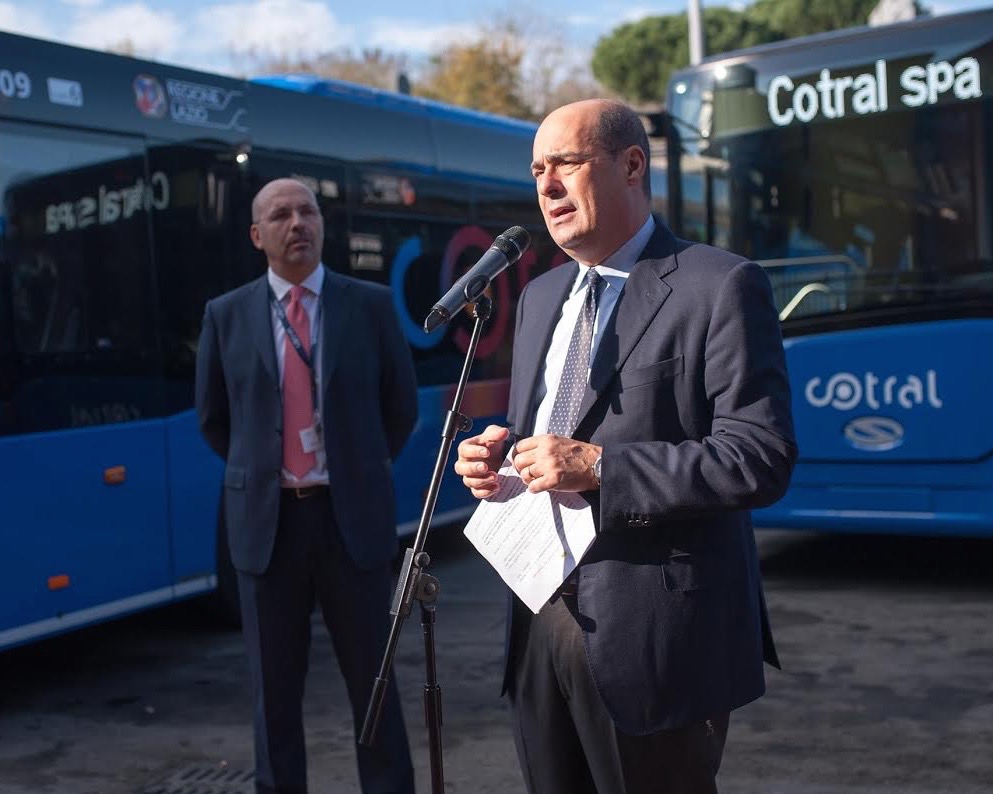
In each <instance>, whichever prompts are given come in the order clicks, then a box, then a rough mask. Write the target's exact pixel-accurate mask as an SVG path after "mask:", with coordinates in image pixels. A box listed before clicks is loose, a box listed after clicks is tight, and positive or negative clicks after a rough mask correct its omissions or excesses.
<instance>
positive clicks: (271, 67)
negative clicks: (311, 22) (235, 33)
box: [248, 48, 409, 91]
mask: <svg viewBox="0 0 993 794" xmlns="http://www.w3.org/2000/svg"><path fill="white" fill-rule="evenodd" d="M248 59H249V61H250V62H251V64H252V66H251V68H250V69H249V71H251V72H253V73H255V74H260V73H269V74H290V73H297V74H300V73H304V74H314V75H317V76H319V77H329V78H331V79H333V80H347V81H348V82H350V83H359V84H361V85H368V86H372V87H373V88H382V89H385V90H389V91H395V90H396V88H397V78H398V76H399V75H400V74H401V73H406V71H407V69H408V66H409V64H408V58H407V56H406V55H403V54H400V53H391V52H386V51H384V50H380V49H378V48H376V49H365V50H362V51H361V52H360V53H358V54H357V55H356V54H353V53H352V52H350V51H349V50H338V51H335V52H326V53H322V54H320V55H315V56H313V57H311V58H291V57H287V56H283V57H259V56H258V55H255V54H249V56H248Z"/></svg>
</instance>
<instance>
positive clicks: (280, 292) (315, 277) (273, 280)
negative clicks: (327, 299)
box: [266, 262, 324, 302]
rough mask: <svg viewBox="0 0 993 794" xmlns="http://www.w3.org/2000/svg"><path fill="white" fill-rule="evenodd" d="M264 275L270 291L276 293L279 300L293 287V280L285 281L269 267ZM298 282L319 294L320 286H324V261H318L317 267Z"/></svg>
mask: <svg viewBox="0 0 993 794" xmlns="http://www.w3.org/2000/svg"><path fill="white" fill-rule="evenodd" d="M266 275H267V276H268V278H269V286H270V287H272V291H273V292H274V293H275V294H276V300H278V301H280V302H281V301H282V300H283V298H285V297H286V293H287V292H289V291H290V289H291V288H292V287H293V282H292V281H287V280H286V279H285V278H283V277H282V276H280V275H277V273H276V271H275V270H273V269H272V268H271V267H270V268H269V270H268V272H267V273H266ZM300 284H301V286H304V287H306V288H307V289H309V290H310V291H311V292H313V293H314V294H315V295H318V296H319V295H320V294H321V287H322V286H324V263H323V262H321V263H318V265H317V267H316V268H314V272H313V273H311V274H310V275H309V276H307V278H305V279H304V280H303V281H301V282H300Z"/></svg>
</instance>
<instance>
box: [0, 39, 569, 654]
mask: <svg viewBox="0 0 993 794" xmlns="http://www.w3.org/2000/svg"><path fill="white" fill-rule="evenodd" d="M533 133H534V126H533V125H531V124H527V123H523V122H518V121H512V120H508V119H502V118H498V117H495V116H491V115H488V114H483V113H476V112H471V111H466V110H460V109H455V108H452V107H449V106H445V105H442V104H439V103H432V102H427V101H423V100H419V99H415V98H412V97H408V96H402V95H397V94H391V93H389V92H381V91H376V90H372V89H365V88H360V87H357V86H349V85H345V84H340V83H332V82H328V81H322V80H317V79H314V78H308V77H295V78H294V77H287V78H278V79H271V80H256V81H243V80H233V79H227V78H224V77H219V76H216V75H210V74H203V73H198V72H193V71H189V70H186V69H181V68H176V67H172V66H165V65H162V64H158V63H153V62H148V61H141V60H135V59H131V58H125V57H120V56H116V55H110V54H106V53H99V52H92V51H87V50H83V49H78V48H73V47H66V46H61V45H57V44H53V43H49V42H43V41H39V40H35V39H31V38H26V37H22V36H15V35H9V34H5V33H0V199H2V205H0V504H2V505H3V510H2V513H0V549H2V552H0V649H4V648H9V647H12V646H15V645H18V644H22V643H26V642H30V641H32V640H36V639H38V638H42V637H47V636H50V635H53V634H56V633H58V632H62V631H66V630H68V629H72V628H74V627H78V626H83V625H87V624H90V623H94V622H96V621H100V620H105V619H109V618H112V617H115V616H120V615H124V614H127V613H130V612H134V611H137V610H141V609H144V608H148V607H152V606H155V605H159V604H164V603H167V602H171V601H174V600H176V599H181V598H186V597H190V596H194V595H199V594H205V593H210V592H212V591H217V592H218V594H219V600H220V602H221V603H222V604H223V605H225V606H226V607H227V608H229V610H230V611H231V612H232V613H235V614H236V602H235V592H236V591H235V584H234V577H233V574H232V570H231V567H230V560H229V559H228V555H227V550H226V546H225V541H224V536H225V533H224V531H223V527H222V526H221V525H220V518H219V510H218V506H219V498H220V483H221V471H222V463H221V461H220V460H219V459H217V458H216V457H215V456H214V455H213V454H212V453H211V452H210V451H209V450H208V448H207V447H206V445H205V444H204V443H203V441H202V440H201V438H200V435H199V432H198V429H197V420H196V417H195V416H194V412H193V396H192V395H193V373H194V361H195V355H196V345H197V340H198V336H199V331H200V323H201V319H202V315H203V305H204V303H205V301H206V300H207V299H208V298H210V297H212V296H214V295H217V294H219V293H221V292H223V291H225V290H228V289H230V288H232V287H234V286H237V285H238V284H242V283H244V282H246V281H248V280H250V279H252V278H255V277H256V276H258V275H260V274H261V273H262V272H264V268H265V262H264V260H263V259H262V257H261V256H260V254H259V253H258V252H257V251H255V249H254V248H253V247H252V246H251V244H250V240H249V237H248V227H249V224H250V219H251V215H250V204H251V199H252V197H253V195H254V194H255V192H256V191H257V190H258V189H259V187H261V185H262V184H264V183H265V182H267V181H268V180H270V179H272V178H275V177H278V176H295V177H297V178H299V179H301V180H303V181H305V182H306V183H307V184H308V185H310V186H311V187H313V189H314V192H315V194H316V195H317V197H318V201H319V203H320V206H321V210H322V212H323V214H324V217H325V219H326V229H325V250H324V254H323V258H324V262H325V263H326V264H327V266H329V267H331V268H334V269H337V270H340V271H342V272H346V273H350V274H353V275H357V276H359V277H362V278H367V279H371V280H373V281H378V282H381V283H383V284H387V285H389V286H390V287H391V288H392V291H393V296H394V299H395V304H396V309H397V311H398V313H399V316H400V317H401V319H402V323H403V326H404V330H405V331H406V334H407V337H408V339H409V341H410V344H411V347H412V349H413V352H414V355H415V361H416V366H417V374H418V379H419V386H420V398H419V399H420V421H419V423H418V425H417V428H416V430H415V433H414V435H413V437H412V439H411V440H410V442H409V443H408V445H407V448H406V450H405V451H404V453H403V455H402V457H401V459H400V460H399V461H398V462H397V465H396V467H395V476H396V481H397V493H398V501H399V504H398V508H399V516H400V522H401V523H400V526H399V527H398V533H399V534H401V535H403V534H407V533H410V532H412V531H413V530H414V529H416V526H417V523H418V519H419V517H420V512H421V506H422V497H423V493H424V490H425V489H426V488H427V485H428V482H429V481H430V475H431V470H432V467H433V464H434V460H435V457H436V454H437V450H438V445H439V443H440V439H441V426H442V420H443V419H444V415H445V412H446V411H447V409H448V408H449V407H450V405H451V397H452V394H453V392H454V387H453V385H452V384H454V382H455V381H456V380H457V378H458V374H459V371H460V367H461V364H462V360H463V353H464V350H465V349H466V345H467V341H468V334H467V329H468V327H469V324H470V322H471V321H470V320H468V319H466V318H458V319H457V320H456V321H454V322H453V323H452V325H451V326H450V327H448V328H446V329H442V330H439V331H436V332H435V333H432V334H430V335H425V334H424V333H423V331H422V330H421V323H422V321H423V319H424V317H425V316H426V315H427V313H428V311H429V310H430V308H431V306H432V305H433V303H434V301H435V300H436V299H437V298H438V297H439V296H440V295H442V294H443V293H444V292H445V291H446V290H447V288H448V287H449V286H450V285H451V283H452V282H453V281H454V280H455V279H456V278H457V277H458V276H459V275H461V273H462V272H463V271H464V270H465V269H466V268H467V267H469V266H470V265H471V264H472V263H473V262H474V261H475V260H476V259H477V258H478V257H479V256H480V255H481V254H482V252H483V251H484V250H486V249H487V248H488V247H489V245H490V243H491V242H492V240H493V239H494V237H495V236H496V235H497V234H499V233H500V232H502V231H503V230H505V229H506V228H507V227H509V226H512V225H517V224H520V225H523V226H525V227H526V228H528V229H529V230H530V232H531V235H532V241H533V242H532V245H531V248H530V250H529V251H527V252H526V254H525V255H524V257H523V258H522V260H521V261H520V262H519V263H518V264H517V265H516V266H515V267H514V268H512V269H510V270H508V271H506V272H505V273H503V274H502V275H501V276H500V277H499V278H498V279H497V281H496V282H495V284H494V289H493V292H494V313H493V317H492V319H491V320H490V322H489V324H488V325H487V326H486V329H485V331H484V336H483V338H482V340H481V342H480V345H479V348H478V351H477V356H476V360H475V366H474V369H473V372H472V384H471V386H470V387H469V389H468V391H467V394H466V398H465V403H464V405H463V410H464V411H465V413H467V414H469V415H472V416H474V417H476V418H477V420H478V421H479V422H487V421H491V420H498V419H499V418H500V416H501V415H502V414H503V413H504V412H505V408H506V395H507V379H508V377H509V362H510V342H511V336H512V329H513V312H514V307H515V301H516V296H517V295H518V294H519V292H520V290H521V288H522V287H523V285H524V284H525V283H526V282H527V280H528V279H529V278H530V277H532V276H533V275H536V274H537V273H539V272H540V271H542V270H544V269H547V268H548V267H551V266H552V265H554V264H556V263H558V262H559V261H561V260H562V259H564V255H563V254H561V252H559V251H558V249H557V248H555V246H554V245H553V244H552V243H551V241H550V239H549V238H548V237H547V235H546V234H545V233H544V226H543V223H542V220H541V216H540V214H539V212H538V210H537V204H536V201H535V194H534V182H533V179H532V178H531V176H530V173H529V164H530V160H531V139H532V136H533ZM471 509H472V505H471V504H470V500H469V498H468V495H467V494H466V492H465V489H464V488H463V487H462V486H461V483H459V482H458V481H457V480H456V478H454V476H449V477H446V478H445V481H444V483H443V487H442V492H441V494H440V497H439V500H438V505H437V509H436V512H435V521H436V522H437V523H442V522H448V521H452V520H455V519H457V518H460V517H462V516H465V515H467V514H468V512H469V511H470V510H471Z"/></svg>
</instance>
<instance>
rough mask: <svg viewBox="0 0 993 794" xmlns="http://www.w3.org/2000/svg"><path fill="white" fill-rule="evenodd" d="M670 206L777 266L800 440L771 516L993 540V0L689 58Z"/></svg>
mask: <svg viewBox="0 0 993 794" xmlns="http://www.w3.org/2000/svg"><path fill="white" fill-rule="evenodd" d="M666 122H667V123H666V124H665V125H664V135H665V138H666V145H667V151H668V192H669V218H670V221H671V222H672V223H673V225H674V226H675V227H676V229H677V231H678V232H680V233H681V234H682V235H683V236H685V237H690V238H691V239H698V240H702V241H705V242H709V243H713V244H715V245H719V246H723V247H726V248H730V249H732V250H735V251H738V252H740V253H743V254H745V255H747V256H749V257H751V258H752V259H755V260H758V261H760V262H762V263H763V264H764V265H765V266H766V267H767V272H768V273H769V275H770V278H771V280H772V284H773V288H774V292H775V296H776V300H777V303H778V306H779V309H780V319H781V320H782V330H783V335H784V338H785V343H786V353H787V359H788V366H789V372H790V379H791V383H792V389H793V410H794V416H795V420H796V424H797V439H798V443H799V451H800V457H799V462H798V465H797V467H796V471H795V473H794V476H793V481H792V484H791V486H790V489H789V491H788V493H787V494H786V496H785V497H784V498H783V499H782V500H781V501H780V502H779V503H777V504H775V505H773V506H772V507H770V508H767V509H765V510H762V511H758V512H757V513H756V515H755V522H756V525H757V526H763V527H778V528H801V529H811V530H821V531H839V532H862V533H869V532H880V533H903V534H927V535H955V536H985V537H993V411H990V409H989V402H988V401H989V400H990V395H991V394H993V9H989V10H985V11H977V12H974V13H968V14H958V15H950V16H941V17H934V18H925V19H921V20H915V21H911V22H906V23H901V24H896V25H890V26H884V27H877V28H859V29H852V30H843V31H837V32H833V33H827V34H822V35H817V36H811V37H807V38H802V39H795V40H791V41H785V42H780V43H776V44H771V45H765V46H762V47H756V48H753V49H748V50H742V51H739V52H734V53H729V54H726V55H722V56H719V57H714V58H711V59H709V60H706V61H705V62H703V63H702V64H701V65H700V66H698V67H694V68H690V69H687V70H684V71H681V72H679V73H676V74H675V75H673V78H672V80H671V82H670V84H669V86H668V90H667V117H666Z"/></svg>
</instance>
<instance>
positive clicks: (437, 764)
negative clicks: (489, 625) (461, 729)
mask: <svg viewBox="0 0 993 794" xmlns="http://www.w3.org/2000/svg"><path fill="white" fill-rule="evenodd" d="M421 626H422V627H423V629H424V658H425V669H426V675H425V679H424V720H425V722H426V723H427V726H428V750H429V752H430V755H431V791H432V792H433V794H443V792H444V791H445V772H444V769H443V766H442V757H441V723H442V718H441V686H440V685H439V684H438V679H437V670H436V667H435V655H434V604H425V603H424V602H423V601H422V602H421Z"/></svg>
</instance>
